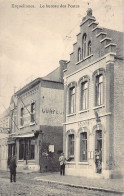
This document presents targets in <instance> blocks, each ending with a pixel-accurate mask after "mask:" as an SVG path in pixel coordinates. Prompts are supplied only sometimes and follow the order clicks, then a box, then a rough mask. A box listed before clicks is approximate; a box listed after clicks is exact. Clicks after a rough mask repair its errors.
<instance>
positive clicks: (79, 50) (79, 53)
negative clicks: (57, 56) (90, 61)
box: [78, 48, 81, 61]
mask: <svg viewBox="0 0 124 196" xmlns="http://www.w3.org/2000/svg"><path fill="white" fill-rule="evenodd" d="M78 61H81V49H80V48H78Z"/></svg>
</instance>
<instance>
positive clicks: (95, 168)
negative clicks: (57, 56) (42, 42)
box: [63, 9, 124, 178]
mask: <svg viewBox="0 0 124 196" xmlns="http://www.w3.org/2000/svg"><path fill="white" fill-rule="evenodd" d="M123 38H124V34H123V33H122V32H118V31H114V30H110V29H107V28H102V27H100V26H98V23H97V22H96V20H95V17H94V16H92V10H91V9H88V11H87V15H86V16H85V17H83V19H82V22H81V24H80V33H79V34H78V35H77V42H76V43H74V44H73V52H72V53H71V54H70V61H69V62H68V63H67V69H66V70H65V71H64V102H65V103H64V111H65V115H64V139H63V141H64V144H63V145H64V151H65V154H66V157H67V159H68V161H67V164H66V174H67V175H68V174H69V175H79V176H89V177H105V178H112V177H120V176H122V175H123V173H124V170H123V165H124V148H123V146H124V131H123V129H122V127H123V118H122V117H123V101H122V100H123V80H124V78H123V75H124V74H123V64H124V58H123V57H124V53H123Z"/></svg>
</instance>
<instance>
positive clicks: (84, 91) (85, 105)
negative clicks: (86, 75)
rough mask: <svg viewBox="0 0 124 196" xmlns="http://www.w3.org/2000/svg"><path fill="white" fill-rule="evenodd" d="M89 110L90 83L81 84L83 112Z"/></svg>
mask: <svg viewBox="0 0 124 196" xmlns="http://www.w3.org/2000/svg"><path fill="white" fill-rule="evenodd" d="M87 108H88V81H85V82H82V83H81V110H86V109H87Z"/></svg>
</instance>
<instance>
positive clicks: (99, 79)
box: [95, 74, 103, 106]
mask: <svg viewBox="0 0 124 196" xmlns="http://www.w3.org/2000/svg"><path fill="white" fill-rule="evenodd" d="M95 93H96V106H99V105H102V104H103V75H102V74H100V75H97V76H96V89H95Z"/></svg>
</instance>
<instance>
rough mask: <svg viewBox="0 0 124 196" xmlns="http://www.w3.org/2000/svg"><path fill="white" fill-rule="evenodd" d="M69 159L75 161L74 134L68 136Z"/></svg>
mask: <svg viewBox="0 0 124 196" xmlns="http://www.w3.org/2000/svg"><path fill="white" fill-rule="evenodd" d="M68 158H69V159H70V160H74V134H70V135H69V136H68Z"/></svg>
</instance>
